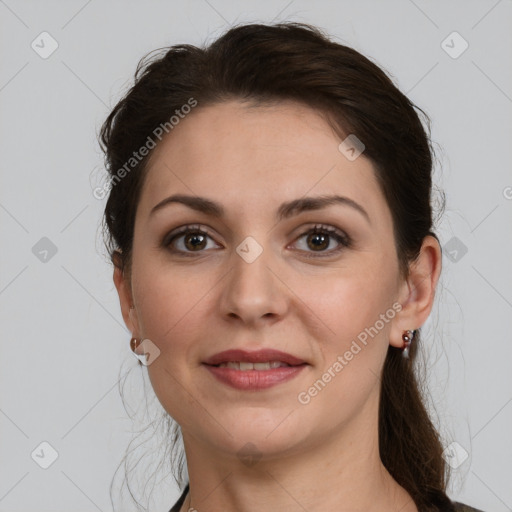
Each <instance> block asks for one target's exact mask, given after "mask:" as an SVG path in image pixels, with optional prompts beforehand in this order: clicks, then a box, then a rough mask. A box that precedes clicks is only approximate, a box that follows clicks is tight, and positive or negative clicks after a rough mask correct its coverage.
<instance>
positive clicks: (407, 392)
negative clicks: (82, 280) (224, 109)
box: [101, 23, 454, 512]
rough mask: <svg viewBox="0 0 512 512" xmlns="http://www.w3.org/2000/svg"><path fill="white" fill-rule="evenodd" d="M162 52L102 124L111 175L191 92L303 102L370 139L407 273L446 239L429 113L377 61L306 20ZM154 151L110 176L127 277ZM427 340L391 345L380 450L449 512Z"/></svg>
mask: <svg viewBox="0 0 512 512" xmlns="http://www.w3.org/2000/svg"><path fill="white" fill-rule="evenodd" d="M163 50H164V52H163V54H161V55H159V56H153V57H146V58H144V59H142V60H141V61H140V62H139V65H138V67H137V70H136V73H135V84H134V86H133V87H132V88H131V89H130V90H129V91H128V93H127V94H126V95H125V97H124V98H123V99H122V100H121V101H120V102H119V103H118V104H117V105H116V106H115V108H114V109H113V110H112V112H111V113H110V115H109V116H108V118H107V119H106V121H105V123H104V124H103V126H102V129H101V143H102V149H103V151H104V152H105V155H106V166H107V169H108V172H109V173H110V176H111V178H114V176H115V174H116V172H117V171H118V170H119V169H121V168H122V167H123V166H125V169H126V162H128V161H129V160H130V158H131V157H132V154H133V152H134V151H135V150H137V149H138V148H140V147H142V146H143V145H144V144H146V143H147V141H148V136H151V134H154V133H155V129H156V128H157V127H158V126H162V125H165V123H168V122H169V119H170V117H171V116H172V115H173V114H174V113H175V112H176V111H177V110H180V109H181V108H182V106H183V105H186V104H190V103H189V102H190V99H191V98H193V99H194V101H196V102H197V104H198V105H199V107H198V108H201V106H206V105H212V104H215V103H219V102H223V101H226V100H229V99H238V100H242V101H250V102H253V103H255V104H263V103H269V102H270V103H271V102H279V101H283V100H295V101H299V102H301V103H303V104H306V105H308V106H310V107H312V108H314V109H316V110H318V111H319V112H321V113H322V114H324V116H325V118H326V119H327V120H328V122H329V123H330V124H331V126H332V127H333V129H334V130H335V131H336V133H337V134H338V135H339V136H340V137H341V138H342V139H343V138H345V137H346V136H347V135H348V134H355V135H356V136H357V137H358V138H359V139H360V140H361V141H362V142H363V143H364V145H365V151H364V154H365V156H366V157H368V158H369V159H370V160H371V161H372V162H373V164H374V167H375V171H376V177H377V179H378V182H379V184H380V186H381V189H382V191H383V193H384V195H385V198H386V201H387V204H388V206H389V209H390V211H391V214H392V218H393V228H394V235H395V244H396V250H397V255H398V260H399V264H400V272H401V275H402V276H403V277H404V278H405V277H407V275H408V268H409V265H410V263H411V262H413V261H414V260H415V258H416V257H417V256H418V254H419V251H420V247H421V244H422V241H423V239H424V237H425V236H427V235H432V236H434V237H435V238H437V236H436V235H435V233H434V232H433V231H432V224H433V219H432V207H431V188H432V178H431V173H432V166H433V156H434V152H433V149H432V144H431V139H430V120H429V118H428V116H427V115H426V114H425V113H424V112H423V110H421V109H419V108H418V107H416V106H415V105H414V104H413V103H412V102H411V101H410V100H409V99H408V98H407V97H406V96H405V95H404V94H402V93H401V92H400V91H399V90H398V88H397V87H396V86H395V85H394V84H393V82H392V80H391V79H390V78H389V77H388V76H387V75H386V74H385V73H384V71H383V70H382V69H381V68H380V67H379V66H377V65H375V64H374V63H373V62H371V61H370V60H369V59H368V58H366V57H364V56H363V55H362V54H361V53H359V52H357V51H356V50H354V49H352V48H350V47H347V46H344V45H342V44H339V43H336V42H334V41H332V40H330V39H329V38H328V37H327V36H326V35H325V34H323V33H322V32H321V31H320V30H319V29H318V28H316V27H312V26H310V25H306V24H302V23H280V24H275V25H263V24H248V25H241V26H237V27H234V28H231V29H230V30H229V31H228V32H226V33H225V34H224V35H222V36H221V37H220V38H218V39H217V40H216V41H214V42H213V43H212V44H210V45H209V46H207V47H206V48H204V49H203V48H197V47H195V46H191V45H176V46H172V47H170V48H165V49H163ZM419 114H421V116H422V117H423V120H424V124H425V125H426V127H424V124H423V123H422V121H421V120H420V117H419ZM171 136H172V135H171ZM149 156H150V155H149ZM149 156H146V157H145V158H143V159H141V160H140V162H138V163H137V165H134V167H133V170H131V171H130V172H128V173H127V174H126V175H125V176H124V177H123V178H122V179H121V180H118V181H117V182H116V183H115V184H114V183H113V185H115V186H112V188H111V190H110V194H109V197H108V201H107V204H106V208H105V216H104V222H105V228H106V245H107V249H108V251H109V254H110V256H111V259H112V262H113V263H114V264H115V265H117V266H119V267H120V268H122V269H124V271H125V272H126V273H127V274H129V273H130V264H131V248H132V242H133V228H134V221H135V213H136V209H137V204H138V201H139V197H140V193H141V189H142V185H143V183H144V177H145V175H146V172H147V165H146V164H147V161H148V158H149ZM419 342H420V332H417V333H416V337H415V340H414V343H413V345H412V349H411V354H410V360H406V359H404V358H402V357H401V352H400V349H397V348H394V347H392V346H390V347H389V349H388V353H387V356H386V360H385V363H384V368H383V372H382V383H381V396H380V406H379V448H380V456H381V459H382V462H383V464H384V465H385V467H386V468H387V469H388V471H389V472H390V474H391V475H392V476H393V477H394V479H395V480H396V481H397V482H398V483H399V484H400V485H401V486H403V487H404V488H405V489H406V490H407V492H408V493H409V494H410V495H411V496H412V498H413V500H414V502H415V504H416V506H417V507H418V509H419V510H420V511H438V510H443V511H445V512H446V511H450V510H454V509H453V506H452V505H451V502H450V500H449V499H448V497H447V496H446V483H447V479H448V472H447V471H448V468H447V466H446V464H445V461H444V459H443V457H442V452H443V447H442V444H441V441H440V437H439V434H438V432H437V431H436V428H435V427H434V425H433V423H432V422H431V420H430V418H429V415H428V413H427V410H426V407H425V404H424V402H423V397H422V393H421V392H420V386H419V384H418V378H417V376H416V374H415V371H414V369H413V363H414V361H415V358H416V354H417V345H418V343H419ZM175 438H176V436H175ZM181 470H182V468H180V473H179V474H181Z"/></svg>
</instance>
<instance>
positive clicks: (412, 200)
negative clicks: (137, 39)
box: [101, 23, 475, 512]
mask: <svg viewBox="0 0 512 512" xmlns="http://www.w3.org/2000/svg"><path fill="white" fill-rule="evenodd" d="M415 108H416V107H415V106H414V105H413V104H412V103H411V102H410V101H409V100H408V99H407V98H406V97H405V96H404V95H403V94H402V93H401V92H400V91H399V90H398V89H397V88H396V87H395V86H394V85H393V83H392V82H391V80H390V79H389V78H388V77H387V75H386V74H385V73H384V72H383V71H382V70H381V69H380V68H378V67H377V66H376V65H375V64H373V63H372V62H371V61H369V60H368V59H367V58H365V57H364V56H362V55H361V54H360V53H358V52H356V51H355V50H353V49H351V48H348V47H346V46H343V45H340V44H337V43H334V42H332V41H330V40H329V39H328V38H327V37H326V36H325V35H324V34H322V33H321V32H320V31H319V30H318V29H316V28H314V27H311V26H308V25H303V24H296V23H287V24H279V25H256V24H252V25H245V26H238V27H235V28H232V29H231V30H229V31H228V32H227V33H226V34H224V35H223V36H222V37H220V38H219V39H218V40H216V41H215V42H213V43H212V44H211V45H210V46H209V47H208V48H206V49H199V48H196V47H193V46H189V45H180V46H174V47H172V48H170V49H168V51H166V53H165V54H164V55H162V56H161V57H159V58H157V59H153V61H150V62H147V63H143V62H141V63H140V65H139V68H138V70H137V73H136V81H135V85H134V86H133V87H132V88H131V90H130V91H129V92H128V94H127V95H126V96H125V97H124V98H123V99H122V100H121V101H120V102H119V103H118V104H117V106H116V107H115V108H114V110H113V111H112V113H111V114H110V115H109V117H108V119H107V120H106V122H105V124H104V126H103V127H102V133H101V140H102V143H103V148H104V151H105V154H106V163H107V167H108V170H109V173H110V175H111V183H110V185H109V198H108V202H107V205H106V209H105V223H106V228H107V230H108V237H109V239H108V246H109V250H110V254H111V258H112V262H113V264H114V282H115V285H116V288H117V291H118V293H119V298H120V303H121V309H122V314H123V318H124V320H125V322H126V325H127V326H128V328H129V329H130V331H131V332H132V335H133V337H132V340H131V347H132V350H134V352H136V353H137V354H138V355H139V356H140V357H141V360H143V361H144V364H145V365H146V366H147V369H148V374H149V378H150V380H151V383H152V386H153V388H154V391H155V394H156V396H157V397H158V400H159V401H160V403H161V404H162V406H163V408H164V409H165V411H166V412H167V413H168V414H169V416H170V417H172V418H173V419H174V420H175V421H176V422H177V424H178V425H179V428H180V429H181V435H182V437H183V443H184V449H185V455H186V461H187V467H188V476H189V483H188V484H187V486H186V487H185V489H184V490H183V493H182V495H181V498H180V499H179V501H178V502H177V503H176V504H175V506H174V507H173V508H172V509H171V512H175V511H176V512H177V511H180V512H183V511H195V510H197V511H198V512H209V511H218V510H225V511H228V510H229V511H235V510H236V511H242V510H243V511H267V510H268V511H270V510H279V511H296V510H307V511H309V512H314V511H318V510H323V511H325V510H336V511H338V510H345V511H349V510H350V511H352V510H364V511H366V512H370V511H379V512H388V511H389V512H391V511H397V510H400V511H401V512H416V511H421V512H423V511H444V512H446V511H456V510H475V509H472V508H470V507H467V506H464V505H461V504H457V503H453V502H452V501H451V500H450V499H449V498H448V496H447V494H446V485H447V467H446V464H445V461H444V459H443V455H442V454H443V446H442V444H441V442H440V438H439V435H438V433H437V432H436V429H435V428H434V426H433V424H432V422H431V421H430V419H429V417H428V414H427V412H426V409H425V406H424V404H423V402H422V398H421V391H420V389H419V386H418V384H417V380H416V377H415V374H414V370H413V363H414V360H415V356H416V353H417V346H418V344H419V343H420V328H421V326H422V325H423V324H424V323H425V321H426V320H427V318H428V316H429V314H430V312H431V309H432V305H433V301H434V295H435V289H436V285H437V282H438V279H439V275H440V272H441V249H440V245H439V241H438V238H437V236H436V234H435V233H434V232H433V231H432V209H431V171H432V151H431V146H430V140H429V137H428V135H427V133H426V131H425V129H424V127H423V125H422V123H421V121H420V119H419V117H418V114H417V113H416V111H415ZM418 110H419V109H418ZM419 111H420V112H421V113H423V112H422V111H421V110H419ZM425 118H426V116H425ZM426 120H427V122H428V118H426ZM140 364H142V363H140Z"/></svg>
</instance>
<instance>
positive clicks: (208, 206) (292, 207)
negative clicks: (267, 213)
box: [149, 194, 371, 224]
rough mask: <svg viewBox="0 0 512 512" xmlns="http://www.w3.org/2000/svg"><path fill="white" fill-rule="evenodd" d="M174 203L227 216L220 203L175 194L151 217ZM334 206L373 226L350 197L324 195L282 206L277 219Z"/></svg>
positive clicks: (151, 213)
mask: <svg viewBox="0 0 512 512" xmlns="http://www.w3.org/2000/svg"><path fill="white" fill-rule="evenodd" d="M173 203H179V204H184V205H185V206H188V207H189V208H192V209H193V210H196V211H198V212H201V213H204V214H206V215H209V216H212V217H217V218H221V217H224V216H225V210H224V207H223V206H222V205H221V204H220V203H217V202H215V201H212V200H211V199H207V198H205V197H199V196H188V195H184V194H175V195H172V196H169V197H166V198H165V199H164V200H163V201H160V202H159V203H158V204H157V205H155V206H154V207H153V208H152V209H151V212H150V213H149V215H150V216H151V215H153V214H154V213H155V212H157V211H158V210H161V209H162V208H164V207H165V206H168V205H169V204H173ZM333 204H341V205H345V206H349V207H351V208H353V209H354V210H357V211H358V212H359V213H360V214H362V215H363V217H364V218H365V219H366V220H367V221H368V223H369V224H371V221H370V216H369V215H368V212H367V211H366V210H365V209H364V208H363V207H362V206H361V205H360V204H359V203H356V202H355V201H354V200H353V199H350V198H349V197H345V196H339V195H329V196H325V195H324V196H318V197H302V198H300V199H294V200H293V201H289V202H286V203H283V204H281V206H280V207H279V208H278V210H277V213H276V217H277V219H278V220H283V219H287V218H289V217H292V216H293V215H298V214H299V213H302V212H305V211H312V210H320V209H322V208H325V207H327V206H331V205H333Z"/></svg>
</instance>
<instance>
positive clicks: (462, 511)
mask: <svg viewBox="0 0 512 512" xmlns="http://www.w3.org/2000/svg"><path fill="white" fill-rule="evenodd" d="M454 506H455V510H456V511H457V512H483V510H480V509H478V508H473V507H470V506H469V505H464V503H458V502H454Z"/></svg>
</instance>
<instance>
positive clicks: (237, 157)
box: [139, 101, 387, 218]
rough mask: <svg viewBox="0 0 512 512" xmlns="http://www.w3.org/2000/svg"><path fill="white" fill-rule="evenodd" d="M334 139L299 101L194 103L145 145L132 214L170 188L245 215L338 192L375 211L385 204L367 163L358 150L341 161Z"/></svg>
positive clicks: (315, 114) (149, 205)
mask: <svg viewBox="0 0 512 512" xmlns="http://www.w3.org/2000/svg"><path fill="white" fill-rule="evenodd" d="M341 141H342V139H341V138H340V137H339V135H337V134H336V133H335V132H334V131H333V129H332V128H331V126H330V125H329V124H328V123H327V121H326V120H325V119H324V117H323V116H322V115H321V114H320V113H319V112H318V111H315V110H313V109H312V108H310V107H308V106H305V105H302V104H298V103H294V102H283V103H281V104H279V105H266V106H248V105H247V104H244V103H241V102H239V101H231V102H226V103H221V104H217V105H212V106H207V107H203V108H201V107H200V105H199V106H198V107H196V109H195V110H194V111H193V112H192V113H191V114H189V115H188V116H187V117H185V118H184V119H182V120H181V121H180V123H179V124H178V125H177V126H175V127H174V129H173V130H172V131H171V132H170V133H169V134H168V135H167V136H166V138H164V139H163V140H162V142H160V143H159V145H158V146H157V147H156V148H155V150H154V151H153V154H152V156H151V160H150V162H149V166H148V174H147V177H146V180H145V184H144V189H143V193H142V194H141V199H140V204H139V209H140V213H141V215H143V216H144V215H149V211H150V210H151V208H152V207H153V206H154V205H155V204H157V203H158V202H159V201H161V200H162V199H164V198H165V197H167V196H168V195H170V194H172V193H185V194H191V195H194V194H195V195H200V196H207V197H211V198H212V199H215V200H216V201H219V202H222V203H224V204H226V205H227V207H228V208H229V209H231V208H232V209H233V211H236V212H238V213H241V212H242V211H243V212H251V213H252V214H254V213H256V212H257V211H258V207H259V210H260V211H261V210H264V209H274V208H275V207H276V205H277V204H280V203H281V202H283V201H286V200H293V199H297V198H299V197H302V196H304V195H323V194H334V193H339V194H340V195H344V196H348V197H350V198H352V199H353V200H355V201H356V202H359V203H362V204H364V205H365V208H366V210H367V211H368V213H369V214H370V216H371V217H373V218H378V217H379V216H381V215H382V209H383V208H386V207H387V206H386V204H385V200H384V197H383V196H382V193H381V191H380V188H379V186H378V183H377V181H376V178H375V175H374V168H373V165H372V163H371V161H370V160H368V159H367V158H365V157H364V156H360V157H359V158H357V159H356V160H354V161H350V160H348V159H347V158H346V157H345V156H344V154H342V153H341V152H340V151H339V149H338V146H339V144H340V143H341ZM372 210H373V211H372Z"/></svg>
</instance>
